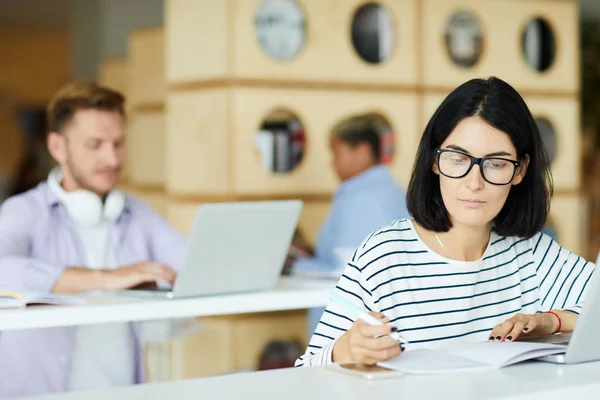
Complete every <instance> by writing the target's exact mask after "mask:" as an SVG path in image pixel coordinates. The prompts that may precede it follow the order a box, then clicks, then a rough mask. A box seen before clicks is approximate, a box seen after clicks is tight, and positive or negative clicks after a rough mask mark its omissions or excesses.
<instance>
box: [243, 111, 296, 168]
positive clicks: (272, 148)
mask: <svg viewBox="0 0 600 400" xmlns="http://www.w3.org/2000/svg"><path fill="white" fill-rule="evenodd" d="M254 146H255V149H257V150H258V153H259V158H260V164H261V166H262V168H263V169H265V170H266V171H269V172H274V173H278V174H288V173H290V172H292V171H293V170H294V169H295V168H296V167H297V166H298V164H299V163H300V162H301V161H302V158H303V157H304V151H305V149H306V135H305V133H304V128H303V126H302V123H301V122H300V120H299V119H298V117H296V115H294V113H292V112H291V111H288V110H282V109H280V110H276V111H273V112H271V113H270V114H269V115H267V117H266V118H265V119H264V120H263V122H262V124H261V126H260V128H259V131H258V132H257V134H256V137H255V141H254Z"/></svg>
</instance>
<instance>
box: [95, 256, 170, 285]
mask: <svg viewBox="0 0 600 400" xmlns="http://www.w3.org/2000/svg"><path fill="white" fill-rule="evenodd" d="M176 277H177V274H176V272H175V271H173V270H172V269H171V268H169V267H167V266H166V265H164V264H160V263H155V262H145V261H144V262H139V263H136V264H131V265H126V266H124V267H120V268H117V269H113V270H104V271H103V277H102V280H103V281H104V286H105V288H106V289H107V290H122V289H129V288H132V287H136V286H139V285H142V284H147V283H155V282H157V281H166V282H169V283H171V284H173V283H174V282H175V278H176Z"/></svg>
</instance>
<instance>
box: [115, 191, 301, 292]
mask: <svg viewBox="0 0 600 400" xmlns="http://www.w3.org/2000/svg"><path fill="white" fill-rule="evenodd" d="M301 210H302V201H300V200H279V201H255V202H235V203H234V202H232V203H209V204H204V205H202V206H200V207H199V209H198V213H197V215H196V219H195V221H194V227H193V229H192V234H191V236H190V239H189V243H188V248H187V251H186V255H185V260H184V262H183V265H182V267H181V269H180V270H179V273H178V274H177V279H176V281H175V284H174V285H173V287H172V288H169V287H165V286H163V287H154V288H147V287H140V288H136V289H130V290H124V291H120V292H119V293H121V294H125V295H128V296H136V297H152V298H166V299H173V298H183V297H197V296H207V295H216V294H228V293H240V292H250V291H258V290H266V289H272V288H274V287H275V286H276V285H277V283H278V282H279V278H280V276H281V271H282V268H283V263H284V260H285V257H286V255H287V251H288V249H289V247H290V244H291V241H292V236H293V234H294V230H295V229H296V225H297V223H298V218H299V216H300V212H301Z"/></svg>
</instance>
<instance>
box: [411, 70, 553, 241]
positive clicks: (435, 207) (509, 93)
mask: <svg viewBox="0 0 600 400" xmlns="http://www.w3.org/2000/svg"><path fill="white" fill-rule="evenodd" d="M468 117H479V118H481V119H482V120H484V121H485V122H487V123H488V124H489V125H490V126H492V127H494V128H496V129H498V130H501V131H502V132H506V133H507V134H508V136H510V139H511V141H512V143H513V145H514V146H515V148H516V150H517V157H518V160H519V161H524V160H525V158H526V155H529V166H528V167H527V172H526V173H525V177H524V178H523V181H522V182H521V183H520V184H518V185H514V186H512V188H511V189H510V193H509V195H508V198H507V199H506V202H505V203H504V206H503V207H502V210H500V213H498V215H497V216H496V218H494V220H493V224H492V225H493V229H494V230H495V231H496V233H497V234H498V235H500V236H517V237H523V238H530V237H531V236H533V235H535V234H536V233H538V232H539V231H541V230H542V228H543V227H544V224H545V223H546V217H547V215H548V211H549V209H550V199H551V198H552V192H553V184H552V176H551V174H550V169H549V163H548V156H547V154H546V150H545V148H544V145H543V143H542V138H541V136H540V132H539V130H538V127H537V124H536V122H535V119H534V118H533V116H532V115H531V112H530V111H529V108H527V105H526V104H525V101H524V100H523V98H522V97H521V95H519V93H518V92H517V91H516V90H515V89H514V88H513V87H512V86H510V85H509V84H508V83H506V82H504V81H503V80H501V79H498V78H496V77H491V78H488V79H473V80H470V81H468V82H466V83H464V84H462V85H461V86H459V87H458V88H456V89H455V90H454V91H453V92H452V93H450V94H449V95H448V97H446V99H445V100H444V101H443V102H442V104H441V105H440V106H439V107H438V109H437V110H436V111H435V113H434V114H433V116H432V117H431V119H430V120H429V122H428V124H427V127H426V128H425V132H424V133H423V137H422V138H421V143H420V144H419V150H418V152H417V157H416V160H415V165H414V168H413V172H412V176H411V178H410V184H409V186H408V190H407V205H408V211H409V212H410V213H411V215H412V217H413V218H414V219H415V221H417V222H418V223H419V224H420V225H421V226H423V227H424V228H426V229H428V230H432V231H434V232H447V231H448V230H450V228H451V227H452V223H451V222H450V218H449V216H448V211H447V210H446V207H445V205H444V202H443V200H442V195H441V193H440V178H439V176H438V175H437V174H435V173H434V172H433V170H432V167H433V164H434V162H435V149H437V148H439V147H440V146H441V145H442V143H443V142H444V141H445V140H446V138H447V137H448V136H449V135H450V133H451V132H452V131H453V130H454V128H455V127H456V125H457V124H458V123H459V122H460V121H462V120H463V119H464V118H468Z"/></svg>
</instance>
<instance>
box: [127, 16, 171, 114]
mask: <svg viewBox="0 0 600 400" xmlns="http://www.w3.org/2000/svg"><path fill="white" fill-rule="evenodd" d="M128 46H129V48H128V57H129V63H130V65H129V88H128V94H129V101H130V103H131V106H132V107H133V108H137V107H140V106H147V105H151V106H156V105H160V104H164V101H165V96H166V91H167V84H166V79H165V40H164V29H163V28H162V27H160V28H147V29H140V30H136V31H133V32H132V33H131V34H130V36H129V43H128Z"/></svg>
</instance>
